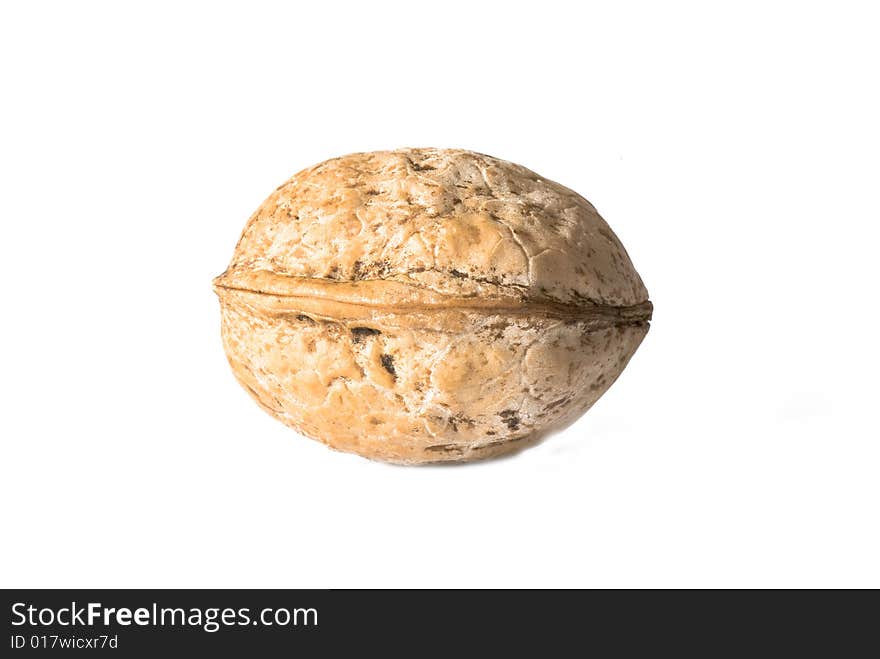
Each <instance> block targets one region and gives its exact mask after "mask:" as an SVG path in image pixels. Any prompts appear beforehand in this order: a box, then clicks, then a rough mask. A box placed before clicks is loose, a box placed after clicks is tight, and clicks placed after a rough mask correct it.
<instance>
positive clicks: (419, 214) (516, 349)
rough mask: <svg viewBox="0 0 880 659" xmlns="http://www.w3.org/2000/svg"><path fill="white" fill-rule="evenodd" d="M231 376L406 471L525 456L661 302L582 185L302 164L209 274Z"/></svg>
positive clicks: (474, 160)
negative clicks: (408, 466) (218, 270)
mask: <svg viewBox="0 0 880 659" xmlns="http://www.w3.org/2000/svg"><path fill="white" fill-rule="evenodd" d="M214 290H215V291H216V293H217V295H218V296H219V298H220V305H221V314H222V334H223V344H224V347H225V349H226V354H227V357H228V358H229V363H230V364H231V365H232V370H233V372H234V373H235V376H236V377H237V378H238V380H239V382H241V384H242V386H244V388H245V389H247V391H248V392H249V393H250V394H251V395H252V396H253V397H254V399H255V400H256V401H257V402H258V403H259V404H260V405H261V406H262V407H263V409H265V410H266V411H267V412H269V413H270V414H271V415H272V416H274V417H276V418H277V419H279V420H281V421H282V422H284V423H286V424H287V425H289V426H291V427H293V428H295V429H296V430H298V431H299V432H300V433H302V434H304V435H307V436H309V437H312V438H314V439H317V440H319V441H321V442H324V443H325V444H327V445H329V446H331V447H333V448H336V449H339V450H342V451H352V452H354V453H358V454H360V455H363V456H366V457H368V458H374V459H379V460H385V461H388V462H397V463H421V462H440V461H466V460H474V459H479V458H486V457H490V456H497V455H500V454H503V453H508V452H510V451H514V450H517V449H518V448H521V447H523V446H525V445H528V444H531V443H533V442H534V441H535V440H537V439H538V438H540V437H541V436H543V435H545V434H546V433H547V432H548V431H551V430H554V429H558V428H561V427H563V426H565V425H567V424H569V423H571V422H572V421H574V420H575V419H577V418H578V417H579V416H580V415H581V414H583V413H584V412H585V411H586V410H587V409H588V408H589V407H590V406H591V405H592V404H593V403H595V402H596V400H597V399H598V398H599V397H600V396H601V395H602V394H603V393H604V392H605V391H606V390H607V389H608V387H609V386H611V384H612V383H613V382H614V380H615V379H616V378H617V377H618V375H620V373H621V371H622V370H623V368H624V367H625V366H626V364H627V362H628V361H629V359H630V357H631V356H632V355H633V353H634V352H635V350H636V348H638V346H639V344H640V343H641V341H642V339H643V338H644V336H645V334H646V333H647V331H648V321H649V320H650V318H651V310H652V306H651V303H650V302H649V301H648V292H647V291H646V290H645V287H644V285H643V284H642V280H641V279H640V278H639V275H638V273H636V271H635V269H634V268H633V265H632V263H631V262H630V259H629V257H628V256H627V253H626V251H625V250H624V248H623V245H621V244H620V241H619V240H618V239H617V237H616V236H615V235H614V233H613V232H612V231H611V229H610V228H609V227H608V225H607V224H606V223H605V221H604V220H603V219H602V218H601V217H600V216H599V214H598V213H597V212H596V209H595V208H593V206H592V205H591V204H590V203H589V202H588V201H586V200H585V199H584V198H583V197H581V196H579V195H578V194H576V193H575V192H573V191H571V190H569V189H567V188H565V187H563V186H561V185H559V184H557V183H554V182H552V181H548V180H546V179H544V178H541V177H540V176H538V175H537V174H535V173H534V172H531V171H529V170H528V169H526V168H525V167H520V166H519V165H515V164H512V163H509V162H506V161H504V160H498V159H497V158H492V157H489V156H485V155H482V154H478V153H472V152H470V151H462V150H456V149H401V150H399V151H380V152H374V153H357V154H353V155H349V156H345V157H342V158H334V159H332V160H328V161H326V162H323V163H321V164H319V165H316V166H314V167H311V168H309V169H306V170H304V171H302V172H300V173H298V174H296V175H295V176H294V177H293V178H291V179H290V180H289V181H287V182H286V183H285V184H283V185H282V186H281V187H279V188H278V189H277V190H275V192H273V193H272V194H271V195H270V196H269V198H268V199H267V200H266V201H265V202H264V203H263V205H262V206H260V208H259V209H258V210H257V212H256V213H254V215H253V216H252V217H251V219H250V220H249V221H248V223H247V226H246V227H245V229H244V232H243V233H242V235H241V239H240V240H239V242H238V245H237V246H236V248H235V254H234V256H233V258H232V263H230V265H229V267H228V268H227V270H226V272H224V273H223V274H222V275H220V276H219V277H217V278H216V279H215V280H214Z"/></svg>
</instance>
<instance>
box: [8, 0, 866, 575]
mask: <svg viewBox="0 0 880 659" xmlns="http://www.w3.org/2000/svg"><path fill="white" fill-rule="evenodd" d="M602 4H603V7H601V8H600V7H589V6H588V5H586V4H584V3H575V2H566V3H556V2H548V1H546V0H542V2H539V3H527V4H517V3H512V2H505V3H497V4H495V3H481V2H475V1H470V2H462V3H457V2H450V1H448V0H444V2H434V3H415V2H409V3H400V4H391V3H377V2H362V3H353V4H351V5H341V4H337V3H333V2H326V1H325V2H307V3H293V2H288V3H283V4H277V5H275V4H264V3H258V2H247V3H238V6H237V7H232V6H228V5H225V4H222V3H206V4H204V5H199V4H194V3H169V4H157V3H141V4H140V5H136V4H134V3H103V4H99V3H92V2H76V3H55V4H49V3H41V2H28V3H26V2H10V3H4V4H3V9H2V10H0V67H2V80H0V85H2V86H0V96H2V103H0V140H2V141H0V181H2V183H0V187H2V194H0V220H2V229H3V232H2V243H0V250H2V253H0V278H2V286H3V288H2V293H3V294H2V312H0V316H2V324H0V336H2V340H0V351H2V354H0V358H2V362H0V363H2V374H3V379H2V387H3V392H2V393H3V396H2V401H3V403H2V413H0V423H2V428H0V432H2V460H0V509H2V532H0V533H2V542H0V585H2V586H6V587H12V586H18V587H30V586H43V587H49V586H94V587H99V586H107V587H123V586H124V587H129V586H150V587H163V586H167V587H196V586H205V587H225V586H251V587H341V586H352V587H361V586H405V587H406V586H609V587H610V586H613V587H618V586H619V587H630V586H643V587H655V586H694V587H706V586H733V587H745V586H767V587H777V586H819V587H824V586H874V587H878V586H880V560H878V555H880V531H878V507H880V506H878V503H880V478H878V469H880V446H878V438H880V432H878V424H877V412H876V409H877V395H878V388H880V387H878V382H880V380H878V369H880V360H878V348H877V339H876V334H877V327H878V325H877V321H878V311H877V309H878V303H877V299H876V298H877V294H876V292H877V288H878V283H880V277H878V265H877V260H876V255H877V241H878V221H880V199H878V184H880V155H878V154H880V130H878V123H880V121H878V117H880V93H878V62H880V46H878V38H877V34H878V25H880V23H878V16H877V15H876V14H874V12H873V11H872V10H871V3H864V4H854V3H846V2H827V3H802V2H798V3H790V4H784V3H776V2H760V3H724V7H722V4H721V3H692V4H680V3H673V4H670V3H644V4H633V3H626V2H618V3H602ZM401 146H454V147H464V148H469V149H473V150H476V151H481V152H485V153H490V154H493V155H497V156H499V157H502V158H505V159H508V160H513V161H515V162H519V163H522V164H524V165H526V166H527V167H530V168H531V169H534V170H536V171H538V172H539V173H540V174H542V175H544V176H546V177H549V178H552V179H555V180H557V181H560V182H561V183H563V184H565V185H568V186H569V187H572V188H574V189H576V190H578V191H579V192H581V193H582V194H583V195H584V196H586V197H587V198H588V199H590V200H591V201H592V202H593V203H594V204H595V205H596V206H597V208H598V209H599V211H600V212H601V213H602V214H603V215H604V217H605V218H606V219H607V220H608V222H609V224H610V225H611V226H612V227H613V228H614V230H615V231H616V232H617V234H618V236H619V237H620V238H621V240H622V241H623V243H624V244H625V245H626V247H627V249H628V250H629V253H630V255H631V256H632V259H633V261H634V263H635V265H636V267H637V268H638V270H639V272H640V273H641V275H642V277H643V278H644V280H645V282H646V284H647V286H648V288H649V290H650V292H651V297H652V299H653V301H654V303H655V307H656V311H655V316H654V323H653V327H652V329H651V331H650V333H649V334H648V337H647V339H646V340H645V342H644V343H643V345H642V347H641V349H640V350H639V351H638V352H637V353H636V355H635V357H634V358H633V360H632V362H631V364H630V366H629V367H628V368H627V370H626V371H625V372H624V374H623V376H622V377H621V378H620V380H619V381H618V382H617V384H616V385H615V386H614V387H612V389H611V390H610V391H609V392H608V394H607V395H606V396H605V397H604V398H603V399H602V400H601V401H600V402H599V403H598V404H597V405H596V406H595V407H594V408H593V409H592V410H591V411H590V412H589V413H588V414H587V415H586V416H585V417H583V418H582V419H581V420H580V421H578V422H577V423H576V424H575V425H574V426H572V427H571V428H569V429H568V430H567V431H565V432H564V433H562V434H560V435H557V436H555V437H553V438H551V439H549V440H548V441H547V442H545V443H544V444H542V445H541V446H539V447H537V448H534V449H531V450H529V451H527V452H525V453H522V454H520V455H518V456H516V457H513V458H510V459H504V460H499V461H496V462H490V463H484V464H475V465H471V466H464V467H445V468H438V467H427V468H401V467H391V466H385V465H382V464H377V463H372V462H369V461H366V460H364V459H362V458H359V457H356V456H352V455H344V454H341V453H336V452H333V451H330V450H328V449H326V448H324V447H323V446H321V445H320V444H318V443H316V442H312V441H309V440H306V439H303V438H301V437H299V436H298V435H297V434H296V433H294V432H293V431H292V430H289V429H287V428H285V427H284V426H282V425H281V424H279V423H278V422H276V421H274V420H273V419H271V418H270V417H269V416H268V415H266V414H264V413H263V412H262V411H261V410H260V409H259V408H258V407H257V406H256V405H255V404H254V403H253V402H252V401H251V399H250V398H249V397H248V396H247V395H246V394H245V392H244V391H242V390H241V389H240V387H239V386H238V385H237V384H236V382H235V380H234V379H233V376H232V374H231V372H230V370H229V368H228V366H227V364H226V360H225V357H224V355H223V351H222V347H221V344H220V337H219V311H218V304H217V301H216V299H215V297H214V295H213V293H212V291H211V286H210V283H211V278H212V277H213V276H214V275H217V274H219V273H220V272H221V271H222V270H223V269H224V268H225V266H226V263H227V262H228V260H229V258H230V256H231V254H232V249H233V247H234V245H235V242H236V240H237V238H238V235H239V232H240V231H241V229H242V227H243V225H244V222H245V220H246V219H247V217H248V215H249V214H250V213H251V212H252V211H253V210H254V209H255V208H256V207H257V205H258V204H259V203H260V202H261V201H262V200H263V199H264V198H265V197H266V196H267V195H268V193H269V192H271V191H272V190H273V189H274V188H275V186H277V185H278V184H279V183H281V182H282V181H283V180H285V179H286V178H287V177H288V176H290V175H291V174H293V173H294V172H296V171H298V170H299V169H301V168H303V167H306V166H308V165H311V164H313V163H315V162H318V161H321V160H324V159H326V158H328V157H331V156H336V155H341V154H344V153H348V152H353V151H362V150H372V149H383V148H395V147H401Z"/></svg>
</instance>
